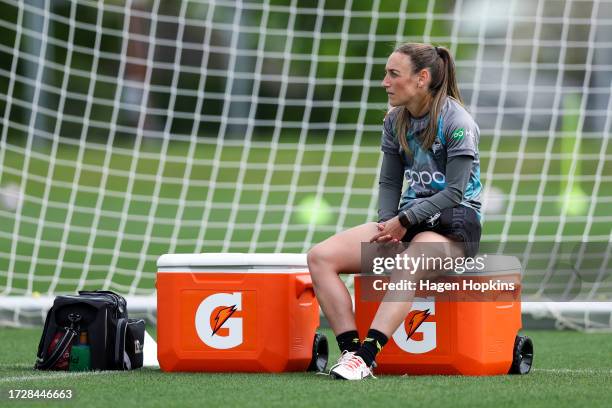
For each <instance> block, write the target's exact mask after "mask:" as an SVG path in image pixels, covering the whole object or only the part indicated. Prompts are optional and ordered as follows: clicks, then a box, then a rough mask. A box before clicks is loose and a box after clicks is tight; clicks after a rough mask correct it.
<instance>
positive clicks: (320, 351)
mask: <svg viewBox="0 0 612 408" xmlns="http://www.w3.org/2000/svg"><path fill="white" fill-rule="evenodd" d="M328 357H329V346H328V345H327V337H325V335H324V334H322V333H315V336H314V340H313V342H312V360H310V365H309V366H308V369H307V371H316V372H319V373H321V372H323V371H325V367H327V359H328Z"/></svg>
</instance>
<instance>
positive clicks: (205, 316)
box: [195, 292, 242, 349]
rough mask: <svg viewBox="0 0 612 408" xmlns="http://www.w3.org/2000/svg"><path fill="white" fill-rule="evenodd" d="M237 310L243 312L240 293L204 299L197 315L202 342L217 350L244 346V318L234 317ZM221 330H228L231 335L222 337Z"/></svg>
mask: <svg viewBox="0 0 612 408" xmlns="http://www.w3.org/2000/svg"><path fill="white" fill-rule="evenodd" d="M219 308H220V309H219ZM237 310H238V311H240V310H242V294H241V293H240V292H234V293H215V294H214V295H211V296H209V297H207V298H206V299H204V300H203V301H202V303H200V306H199V307H198V310H197V312H196V315H195V326H196V331H197V333H198V337H199V338H200V340H202V341H203V342H204V343H205V344H206V345H208V346H210V347H213V348H216V349H229V348H233V347H236V346H239V345H240V344H242V318H241V317H232V315H233V314H234V312H236V311H237ZM213 313H214V315H213ZM211 320H212V321H211ZM221 328H225V329H228V332H229V334H228V335H226V336H222V335H220V333H219V329H221Z"/></svg>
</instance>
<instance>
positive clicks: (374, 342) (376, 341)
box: [355, 329, 389, 367]
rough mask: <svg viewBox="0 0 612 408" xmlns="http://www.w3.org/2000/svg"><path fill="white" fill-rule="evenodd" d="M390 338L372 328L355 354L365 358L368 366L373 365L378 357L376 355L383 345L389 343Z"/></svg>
mask: <svg viewBox="0 0 612 408" xmlns="http://www.w3.org/2000/svg"><path fill="white" fill-rule="evenodd" d="M388 340H389V339H388V338H387V336H385V335H384V333H381V332H379V331H378V330H376V329H370V330H368V335H367V336H366V338H365V340H364V341H363V344H362V345H361V348H359V350H357V352H356V353H355V354H356V355H358V356H359V357H361V358H363V361H364V362H365V363H366V364H367V366H368V367H371V366H372V364H373V363H374V360H375V359H376V355H377V354H378V353H379V352H380V350H382V348H383V346H384V345H385V344H387V341H388Z"/></svg>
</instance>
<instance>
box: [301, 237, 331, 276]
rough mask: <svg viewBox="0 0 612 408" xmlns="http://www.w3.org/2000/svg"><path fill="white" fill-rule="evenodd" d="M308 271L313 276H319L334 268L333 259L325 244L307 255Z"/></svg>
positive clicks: (311, 250)
mask: <svg viewBox="0 0 612 408" xmlns="http://www.w3.org/2000/svg"><path fill="white" fill-rule="evenodd" d="M306 261H307V262H308V269H310V273H311V275H317V274H319V273H321V272H323V271H325V270H329V269H331V268H333V261H334V260H333V257H332V254H331V253H330V251H329V250H328V249H327V248H326V246H325V245H323V244H317V245H315V246H314V247H312V248H311V249H310V251H308V254H307V255H306Z"/></svg>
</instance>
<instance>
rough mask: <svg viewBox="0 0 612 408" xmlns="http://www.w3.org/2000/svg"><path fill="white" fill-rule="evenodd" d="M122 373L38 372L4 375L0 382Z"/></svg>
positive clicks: (119, 372)
mask: <svg viewBox="0 0 612 408" xmlns="http://www.w3.org/2000/svg"><path fill="white" fill-rule="evenodd" d="M122 373H124V371H80V372H76V373H75V372H72V373H71V372H55V373H49V374H43V375H38V374H31V375H22V376H19V377H6V378H0V383H7V382H18V381H32V380H34V381H36V380H60V379H64V378H67V379H70V378H74V377H89V376H94V375H101V374H104V375H116V374H122Z"/></svg>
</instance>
